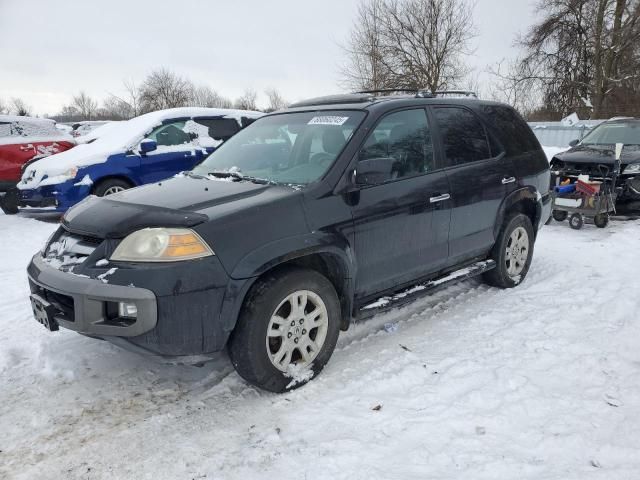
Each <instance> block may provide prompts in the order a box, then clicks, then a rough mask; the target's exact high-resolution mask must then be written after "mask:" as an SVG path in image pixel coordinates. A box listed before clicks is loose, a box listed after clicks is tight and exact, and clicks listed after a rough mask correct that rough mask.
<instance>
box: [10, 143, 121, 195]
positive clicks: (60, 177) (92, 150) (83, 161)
mask: <svg viewBox="0 0 640 480" xmlns="http://www.w3.org/2000/svg"><path fill="white" fill-rule="evenodd" d="M114 153H117V150H115V151H114V150H113V149H109V148H103V146H101V145H99V144H98V143H97V142H96V143H90V144H88V145H77V146H75V147H73V148H71V149H69V150H65V151H64V152H61V153H56V154H55V155H50V156H48V157H45V158H43V159H40V160H37V161H35V162H33V163H31V164H29V166H27V168H25V170H24V173H23V174H22V180H21V182H20V183H19V184H18V188H37V187H39V186H45V185H54V184H57V183H62V182H64V181H66V180H69V179H70V178H73V177H70V176H67V175H66V173H67V172H68V171H69V170H71V169H72V168H74V167H83V166H87V165H94V164H96V163H102V162H106V161H107V158H108V157H109V156H110V155H113V154H114ZM45 177H46V178H45Z"/></svg>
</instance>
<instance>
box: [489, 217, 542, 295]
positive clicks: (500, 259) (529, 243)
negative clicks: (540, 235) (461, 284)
mask: <svg viewBox="0 0 640 480" xmlns="http://www.w3.org/2000/svg"><path fill="white" fill-rule="evenodd" d="M534 240H535V234H534V231H533V226H532V225H531V220H529V217H527V216H526V215H523V214H522V213H517V214H513V215H511V216H509V217H508V218H507V219H506V220H505V222H504V225H503V227H502V230H501V231H500V234H499V235H498V239H497V240H496V243H495V245H494V246H493V249H492V250H491V254H490V256H489V258H490V259H492V260H493V261H495V262H496V267H495V268H494V269H493V270H490V271H488V272H487V273H485V274H484V280H485V282H487V283H488V284H489V285H492V286H494V287H499V288H513V287H515V286H516V285H519V284H520V283H521V282H522V280H524V278H525V277H526V276H527V273H528V272H529V267H530V266H531V260H532V259H533V246H534Z"/></svg>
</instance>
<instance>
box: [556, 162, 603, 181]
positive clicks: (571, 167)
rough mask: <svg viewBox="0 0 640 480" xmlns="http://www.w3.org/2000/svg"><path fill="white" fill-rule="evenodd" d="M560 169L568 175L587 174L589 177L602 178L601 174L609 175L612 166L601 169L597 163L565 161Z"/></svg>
mask: <svg viewBox="0 0 640 480" xmlns="http://www.w3.org/2000/svg"><path fill="white" fill-rule="evenodd" d="M561 170H562V173H563V174H564V175H568V176H577V175H589V177H591V178H596V177H598V178H602V176H603V174H604V175H606V176H607V177H608V176H610V175H611V170H612V167H608V168H607V169H604V170H603V169H601V168H600V167H599V166H598V164H597V163H565V164H564V165H563V166H562V168H561Z"/></svg>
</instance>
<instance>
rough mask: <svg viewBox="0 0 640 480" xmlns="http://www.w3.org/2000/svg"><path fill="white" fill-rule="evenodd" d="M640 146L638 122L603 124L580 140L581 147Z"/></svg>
mask: <svg viewBox="0 0 640 480" xmlns="http://www.w3.org/2000/svg"><path fill="white" fill-rule="evenodd" d="M616 143H624V144H625V145H640V122H616V123H603V124H602V125H600V126H598V127H597V128H595V129H594V130H593V131H592V132H591V133H589V134H588V135H587V136H586V137H584V139H583V140H582V144H583V145H614V144H616Z"/></svg>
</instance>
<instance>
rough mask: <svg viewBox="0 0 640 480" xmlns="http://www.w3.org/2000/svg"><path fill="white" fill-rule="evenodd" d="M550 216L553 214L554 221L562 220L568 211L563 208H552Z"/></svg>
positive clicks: (567, 214) (565, 217)
mask: <svg viewBox="0 0 640 480" xmlns="http://www.w3.org/2000/svg"><path fill="white" fill-rule="evenodd" d="M551 216H553V219H554V220H555V221H556V222H564V221H565V220H566V219H567V217H568V216H569V213H568V212H566V211H564V210H554V211H553V213H552V214H551Z"/></svg>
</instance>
